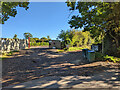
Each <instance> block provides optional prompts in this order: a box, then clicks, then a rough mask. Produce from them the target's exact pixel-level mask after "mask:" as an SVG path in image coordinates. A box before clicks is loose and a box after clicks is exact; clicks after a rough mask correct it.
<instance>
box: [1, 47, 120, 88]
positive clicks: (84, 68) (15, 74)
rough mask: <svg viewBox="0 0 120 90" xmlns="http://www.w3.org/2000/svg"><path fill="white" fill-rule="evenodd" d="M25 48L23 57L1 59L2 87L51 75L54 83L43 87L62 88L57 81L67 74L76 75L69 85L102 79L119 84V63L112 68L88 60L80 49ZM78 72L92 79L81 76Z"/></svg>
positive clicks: (112, 83) (113, 84)
mask: <svg viewBox="0 0 120 90" xmlns="http://www.w3.org/2000/svg"><path fill="white" fill-rule="evenodd" d="M23 51H24V53H23V54H22V56H18V57H13V58H8V59H4V60H3V61H2V77H3V83H2V85H3V87H5V86H8V85H14V84H19V83H23V82H26V81H30V80H34V79H38V78H41V79H42V78H45V77H51V76H55V77H57V78H55V82H54V83H52V84H50V85H47V86H45V87H43V88H50V87H55V86H56V87H62V86H61V84H58V82H59V81H61V80H62V79H61V77H66V76H73V78H76V79H75V80H74V79H68V81H69V83H68V84H67V85H68V87H69V88H71V87H72V86H74V85H76V84H83V82H91V81H103V82H104V83H106V84H109V85H111V86H120V84H119V83H115V81H118V82H119V81H120V71H119V69H115V68H114V67H117V66H114V65H113V67H111V65H109V64H108V65H101V64H99V63H96V62H93V63H89V62H88V61H87V60H85V59H84V58H83V57H82V52H81V51H79V52H67V53H56V52H55V50H52V49H49V48H33V49H29V50H23ZM75 60H80V62H79V65H76V64H75V63H74V62H73V61H75ZM91 64H92V65H91ZM115 65H116V64H115ZM115 70H118V72H117V71H115ZM76 75H77V76H85V77H90V78H89V79H80V78H78V77H77V76H76ZM48 81H49V82H52V81H54V78H52V80H49V79H48V80H46V82H48ZM63 83H64V82H63ZM43 84H45V83H43ZM41 85H42V84H41ZM24 87H28V86H24ZM36 87H37V86H36Z"/></svg>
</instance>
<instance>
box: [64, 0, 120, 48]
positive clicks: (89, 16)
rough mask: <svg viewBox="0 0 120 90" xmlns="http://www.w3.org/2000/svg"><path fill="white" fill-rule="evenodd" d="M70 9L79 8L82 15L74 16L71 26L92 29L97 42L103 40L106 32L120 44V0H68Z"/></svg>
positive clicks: (86, 29) (70, 22) (85, 29)
mask: <svg viewBox="0 0 120 90" xmlns="http://www.w3.org/2000/svg"><path fill="white" fill-rule="evenodd" d="M66 3H67V6H68V7H70V10H75V9H76V10H78V11H79V13H80V16H79V15H77V16H75V15H74V16H73V17H72V18H71V20H70V21H69V24H70V27H74V28H75V29H77V28H82V27H84V31H90V33H91V36H92V37H94V38H95V40H96V42H101V41H102V39H103V38H104V35H105V33H108V34H110V36H111V37H112V38H113V39H114V40H115V42H116V46H117V47H118V46H120V38H119V37H120V22H119V21H120V16H119V14H120V10H119V9H120V2H77V1H76V0H75V2H71V0H67V2H66Z"/></svg>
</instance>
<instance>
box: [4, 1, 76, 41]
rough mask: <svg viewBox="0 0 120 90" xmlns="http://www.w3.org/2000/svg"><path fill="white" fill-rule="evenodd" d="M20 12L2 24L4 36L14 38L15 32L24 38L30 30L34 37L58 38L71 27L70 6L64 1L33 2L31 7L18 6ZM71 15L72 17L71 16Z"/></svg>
mask: <svg viewBox="0 0 120 90" xmlns="http://www.w3.org/2000/svg"><path fill="white" fill-rule="evenodd" d="M17 10H18V14H17V15H16V17H10V19H9V20H8V21H7V22H5V24H4V25H2V37H3V38H13V36H14V34H17V35H18V38H24V36H23V33H25V32H30V33H31V34H32V35H33V37H38V38H41V37H46V36H47V35H49V36H50V38H52V39H56V37H57V36H58V34H59V33H60V31H61V30H67V29H70V27H69V26H70V25H69V24H68V20H70V18H71V17H72V15H73V14H78V12H77V11H74V12H73V13H72V14H71V15H70V11H69V8H68V7H67V5H66V3H64V2H31V3H30V4H29V9H28V10H27V11H26V10H25V9H24V8H17ZM69 15H70V17H69Z"/></svg>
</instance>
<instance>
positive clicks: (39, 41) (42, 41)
mask: <svg viewBox="0 0 120 90" xmlns="http://www.w3.org/2000/svg"><path fill="white" fill-rule="evenodd" d="M23 35H24V37H25V39H28V37H30V45H31V46H41V45H49V41H50V40H51V38H50V36H49V35H48V36H47V37H42V38H37V37H33V35H32V34H31V33H29V32H26V33H24V34H23ZM13 39H18V37H17V34H15V35H14V37H13Z"/></svg>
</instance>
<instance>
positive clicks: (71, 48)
mask: <svg viewBox="0 0 120 90" xmlns="http://www.w3.org/2000/svg"><path fill="white" fill-rule="evenodd" d="M82 49H83V48H82V47H69V49H68V50H67V51H76V50H82Z"/></svg>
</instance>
